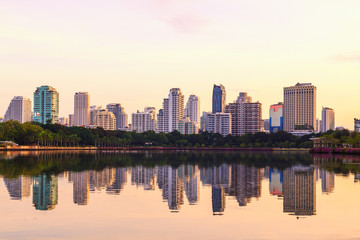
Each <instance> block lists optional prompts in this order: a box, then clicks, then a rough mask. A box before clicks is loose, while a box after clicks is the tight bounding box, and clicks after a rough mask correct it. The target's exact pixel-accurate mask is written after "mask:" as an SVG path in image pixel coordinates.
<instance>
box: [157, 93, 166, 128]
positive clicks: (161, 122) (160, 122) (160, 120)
mask: <svg viewBox="0 0 360 240" xmlns="http://www.w3.org/2000/svg"><path fill="white" fill-rule="evenodd" d="M157 132H164V133H168V132H169V99H168V98H164V101H163V108H162V109H160V110H159V113H158V115H157Z"/></svg>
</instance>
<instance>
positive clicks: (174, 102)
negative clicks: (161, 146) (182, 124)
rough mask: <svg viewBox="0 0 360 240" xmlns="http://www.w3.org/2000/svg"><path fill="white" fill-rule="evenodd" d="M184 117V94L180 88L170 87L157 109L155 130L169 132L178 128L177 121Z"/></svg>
mask: <svg viewBox="0 0 360 240" xmlns="http://www.w3.org/2000/svg"><path fill="white" fill-rule="evenodd" d="M183 118H184V95H183V94H182V92H181V90H180V88H172V89H170V93H169V96H168V98H164V101H163V108H162V109H160V110H159V114H158V124H157V131H158V132H164V133H169V132H172V131H175V130H178V122H179V121H180V120H181V119H183Z"/></svg>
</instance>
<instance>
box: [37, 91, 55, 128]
mask: <svg viewBox="0 0 360 240" xmlns="http://www.w3.org/2000/svg"><path fill="white" fill-rule="evenodd" d="M48 120H51V122H52V123H57V122H58V121H59V93H58V92H57V91H56V89H55V88H53V87H50V86H41V87H38V88H37V89H36V91H35V92H34V121H35V122H40V123H43V124H46V121H48Z"/></svg>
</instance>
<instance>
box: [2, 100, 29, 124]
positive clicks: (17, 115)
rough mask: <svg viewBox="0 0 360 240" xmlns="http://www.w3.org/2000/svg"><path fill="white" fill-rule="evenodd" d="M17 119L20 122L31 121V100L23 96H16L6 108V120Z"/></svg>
mask: <svg viewBox="0 0 360 240" xmlns="http://www.w3.org/2000/svg"><path fill="white" fill-rule="evenodd" d="M11 119H12V120H15V121H18V122H20V123H24V122H30V121H31V100H30V99H28V98H25V97H23V96H15V97H14V98H13V99H12V100H11V102H10V104H9V107H8V108H7V110H6V113H5V115H4V121H9V120H11Z"/></svg>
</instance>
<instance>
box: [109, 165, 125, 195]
mask: <svg viewBox="0 0 360 240" xmlns="http://www.w3.org/2000/svg"><path fill="white" fill-rule="evenodd" d="M126 182H127V169H126V168H116V169H115V177H114V181H113V183H112V184H111V185H109V186H108V187H107V188H106V192H107V193H108V194H120V192H121V190H122V189H123V188H124V185H125V184H126Z"/></svg>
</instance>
